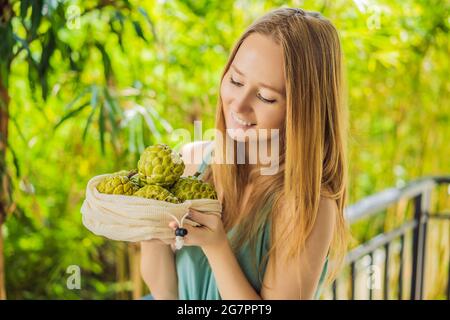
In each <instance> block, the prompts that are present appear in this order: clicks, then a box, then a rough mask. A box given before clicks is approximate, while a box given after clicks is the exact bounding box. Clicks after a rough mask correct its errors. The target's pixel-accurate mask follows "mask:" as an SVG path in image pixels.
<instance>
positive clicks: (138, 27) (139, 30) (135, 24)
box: [132, 20, 147, 42]
mask: <svg viewBox="0 0 450 320" xmlns="http://www.w3.org/2000/svg"><path fill="white" fill-rule="evenodd" d="M132 23H133V27H134V31H136V34H137V35H138V36H139V37H140V38H142V39H143V40H144V41H145V42H147V39H146V38H145V36H144V33H143V32H142V28H141V25H140V24H139V22H137V21H136V20H133V21H132Z"/></svg>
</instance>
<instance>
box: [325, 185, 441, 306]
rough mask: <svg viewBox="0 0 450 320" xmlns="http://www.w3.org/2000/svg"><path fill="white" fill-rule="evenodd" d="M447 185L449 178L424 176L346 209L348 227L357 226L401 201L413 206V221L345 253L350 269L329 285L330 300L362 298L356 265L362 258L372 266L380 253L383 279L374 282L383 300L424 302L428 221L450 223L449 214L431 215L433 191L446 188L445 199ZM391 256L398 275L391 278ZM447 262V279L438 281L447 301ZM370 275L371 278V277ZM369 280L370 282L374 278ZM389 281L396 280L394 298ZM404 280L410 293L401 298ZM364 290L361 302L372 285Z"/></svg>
mask: <svg viewBox="0 0 450 320" xmlns="http://www.w3.org/2000/svg"><path fill="white" fill-rule="evenodd" d="M449 184H450V176H443V177H442V176H441V177H427V178H423V179H420V180H417V181H414V182H412V183H410V184H408V185H406V186H404V187H401V188H391V189H387V190H385V191H382V192H380V193H377V194H375V195H373V196H369V197H367V198H365V199H363V200H361V201H359V202H357V203H356V204H354V205H351V206H349V207H347V208H346V212H345V214H346V217H347V221H349V223H350V225H354V224H355V223H357V222H358V223H360V222H361V221H363V220H364V219H367V218H369V217H370V218H374V217H376V216H377V215H379V214H380V213H383V212H386V210H388V209H389V208H391V207H392V206H393V205H396V204H399V202H400V201H406V202H411V204H412V205H413V207H412V209H413V210H412V218H410V219H409V221H406V222H404V223H402V224H401V225H400V226H398V227H395V228H393V230H389V231H385V232H382V233H380V234H377V235H375V236H373V237H372V238H370V239H368V240H367V241H365V242H364V243H363V244H361V245H359V246H357V247H356V248H354V249H352V250H351V251H350V252H349V253H348V255H347V257H346V262H345V263H346V268H348V269H349V276H345V275H340V276H339V277H338V278H336V280H335V281H334V282H333V284H332V286H331V295H332V297H333V299H361V296H359V294H358V293H357V290H356V285H357V276H358V274H357V272H358V268H357V263H358V262H359V261H361V259H363V258H364V259H366V260H367V258H368V260H369V263H368V265H369V266H373V265H375V263H376V262H375V261H374V253H375V252H378V251H379V250H382V251H384V254H383V255H382V256H383V260H384V261H382V263H381V264H382V265H384V266H383V277H382V280H381V279H375V280H378V281H379V282H380V283H381V284H380V285H379V287H378V289H380V287H381V286H382V288H383V291H382V294H381V293H380V295H381V296H382V299H411V300H420V299H423V298H424V276H425V270H426V260H427V259H426V254H427V252H426V248H427V232H428V224H429V221H431V220H438V219H444V220H450V214H449V213H448V212H432V203H431V197H432V192H433V191H434V190H436V189H437V187H442V186H443V185H447V186H448V189H447V191H446V192H445V195H446V196H445V197H446V198H447V199H448V197H449V194H450V186H449ZM447 210H448V208H447ZM385 218H386V217H384V219H385ZM446 232H447V239H448V238H449V237H450V235H448V233H449V232H450V227H449V228H448V230H447V231H446ZM407 235H408V239H409V238H411V243H409V244H408V245H410V248H409V250H410V251H409V252H410V259H409V261H408V263H409V265H408V266H409V267H410V268H409V270H410V275H409V276H408V277H405V259H406V258H405V256H406V253H407V252H406V250H407V246H406V244H407V243H406V241H407V237H406V236H407ZM444 241H445V240H444ZM394 242H395V243H396V244H397V250H396V251H395V252H392V251H391V249H392V248H391V247H392V244H393V243H394ZM447 242H448V240H447ZM444 245H445V246H446V247H447V250H450V248H448V247H450V242H448V243H446V244H444ZM398 246H399V248H398ZM393 254H398V256H397V257H396V258H397V260H399V263H398V264H397V265H398V272H397V274H396V275H392V274H390V272H389V271H390V264H391V260H392V258H393V257H392V255H393ZM449 256H450V255H449ZM449 260H450V259H449ZM448 263H449V267H448V273H447V279H441V281H446V293H445V295H446V297H447V299H449V300H450V261H448ZM445 264H446V262H441V265H445ZM371 276H373V274H372V275H371ZM394 276H396V277H398V278H397V279H393V278H392V277H394ZM380 278H381V276H380ZM369 280H370V281H372V280H374V279H369ZM391 280H393V281H392V282H395V280H396V281H397V286H398V288H397V291H396V296H395V297H393V296H392V295H391V294H390V285H389V284H390V282H391ZM405 281H410V283H409V286H408V287H409V291H410V292H409V293H410V294H409V297H408V296H405V295H404V285H405V284H406V282H405ZM343 283H345V285H346V287H345V290H344V294H342V290H339V288H340V286H341V285H342V284H343ZM366 284H367V282H366ZM406 285H407V284H406ZM365 289H367V290H368V292H365V294H366V297H365V298H364V299H367V293H368V299H373V298H374V296H373V291H374V288H373V286H372V285H371V284H370V285H366V287H365ZM379 298H380V297H379Z"/></svg>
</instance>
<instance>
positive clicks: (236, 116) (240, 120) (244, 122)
mask: <svg viewBox="0 0 450 320" xmlns="http://www.w3.org/2000/svg"><path fill="white" fill-rule="evenodd" d="M230 114H231V117H232V118H233V120H234V121H236V122H237V123H239V124H241V125H243V126H247V127H251V126H253V125H255V123H251V122H248V121H245V120H244V119H241V118H239V117H238V115H237V114H236V113H234V112H233V111H230Z"/></svg>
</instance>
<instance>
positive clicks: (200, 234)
mask: <svg viewBox="0 0 450 320" xmlns="http://www.w3.org/2000/svg"><path fill="white" fill-rule="evenodd" d="M188 218H189V219H190V220H192V221H195V222H197V223H199V224H201V226H198V227H194V226H191V225H189V224H183V228H185V229H186V230H187V231H188V233H187V234H186V235H185V236H184V245H186V246H199V247H201V248H202V249H205V248H214V247H218V246H220V245H223V244H224V242H225V241H228V238H227V234H226V232H225V229H224V227H223V223H222V219H221V218H220V217H218V216H217V215H215V214H203V213H201V212H199V211H197V210H194V209H189V216H188ZM169 227H171V228H172V229H173V230H174V234H175V229H176V228H177V227H178V223H177V222H176V221H171V222H170V223H169Z"/></svg>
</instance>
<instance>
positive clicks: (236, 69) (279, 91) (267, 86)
mask: <svg viewBox="0 0 450 320" xmlns="http://www.w3.org/2000/svg"><path fill="white" fill-rule="evenodd" d="M230 67H231V68H233V69H234V70H235V71H236V72H237V73H239V74H240V75H241V76H245V74H244V73H243V72H242V71H241V70H239V69H238V68H237V67H236V66H235V65H234V64H232V65H231V66H230ZM258 84H259V85H260V86H261V87H264V88H268V89H271V90H273V91H275V92H278V93H279V94H280V95H284V91H281V90H278V89H277V88H275V87H272V86H269V85H267V84H264V83H261V82H259V83H258Z"/></svg>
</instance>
